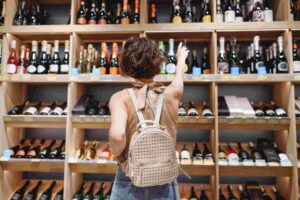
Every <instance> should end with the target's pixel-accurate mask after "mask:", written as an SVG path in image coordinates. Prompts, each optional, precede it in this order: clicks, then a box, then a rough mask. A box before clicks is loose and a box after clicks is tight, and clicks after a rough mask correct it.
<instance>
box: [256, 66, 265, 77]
mask: <svg viewBox="0 0 300 200" xmlns="http://www.w3.org/2000/svg"><path fill="white" fill-rule="evenodd" d="M257 74H258V75H260V76H266V75H267V68H266V67H265V66H262V67H258V71H257Z"/></svg>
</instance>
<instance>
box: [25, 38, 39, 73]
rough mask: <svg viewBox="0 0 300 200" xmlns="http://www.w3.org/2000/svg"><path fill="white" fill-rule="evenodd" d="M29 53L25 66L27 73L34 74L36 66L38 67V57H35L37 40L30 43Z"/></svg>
mask: <svg viewBox="0 0 300 200" xmlns="http://www.w3.org/2000/svg"><path fill="white" fill-rule="evenodd" d="M31 46H32V47H31V48H32V49H31V55H30V60H29V64H28V67H27V73H28V74H36V73H37V67H38V58H37V50H38V43H37V41H32V44H31Z"/></svg>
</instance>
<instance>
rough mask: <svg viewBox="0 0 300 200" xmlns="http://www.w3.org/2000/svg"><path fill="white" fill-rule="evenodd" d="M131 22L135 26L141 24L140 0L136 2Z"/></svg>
mask: <svg viewBox="0 0 300 200" xmlns="http://www.w3.org/2000/svg"><path fill="white" fill-rule="evenodd" d="M131 21H132V23H134V24H139V23H140V1H139V0H135V1H134V14H133V17H132V20H131Z"/></svg>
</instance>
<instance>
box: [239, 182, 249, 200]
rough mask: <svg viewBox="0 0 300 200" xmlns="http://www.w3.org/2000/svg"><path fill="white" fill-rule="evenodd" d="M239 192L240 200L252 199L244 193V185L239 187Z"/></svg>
mask: <svg viewBox="0 0 300 200" xmlns="http://www.w3.org/2000/svg"><path fill="white" fill-rule="evenodd" d="M239 191H240V200H250V198H249V197H248V195H247V194H246V192H245V191H244V189H243V186H242V185H239Z"/></svg>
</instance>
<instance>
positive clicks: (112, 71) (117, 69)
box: [109, 67, 119, 75]
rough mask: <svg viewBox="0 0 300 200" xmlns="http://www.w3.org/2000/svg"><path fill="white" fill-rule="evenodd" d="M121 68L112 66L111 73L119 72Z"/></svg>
mask: <svg viewBox="0 0 300 200" xmlns="http://www.w3.org/2000/svg"><path fill="white" fill-rule="evenodd" d="M118 71H119V68H118V67H110V68H109V74H113V75H115V74H118Z"/></svg>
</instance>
